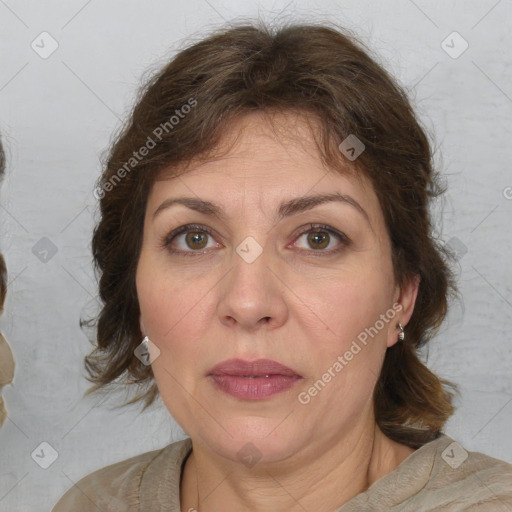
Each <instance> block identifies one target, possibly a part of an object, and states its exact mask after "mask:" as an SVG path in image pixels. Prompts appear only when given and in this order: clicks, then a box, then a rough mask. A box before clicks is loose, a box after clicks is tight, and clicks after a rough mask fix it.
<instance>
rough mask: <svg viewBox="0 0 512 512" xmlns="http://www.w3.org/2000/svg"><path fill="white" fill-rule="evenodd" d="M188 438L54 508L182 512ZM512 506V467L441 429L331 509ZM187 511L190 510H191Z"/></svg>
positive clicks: (441, 510) (86, 485)
mask: <svg viewBox="0 0 512 512" xmlns="http://www.w3.org/2000/svg"><path fill="white" fill-rule="evenodd" d="M191 450H192V441H191V439H190V438H186V439H184V440H182V441H178V442H175V443H172V444H169V445H168V446H166V447H165V448H162V449H160V450H154V451H151V452H147V453H143V454H141V455H137V456H135V457H132V458H130V459H127V460H124V461H122V462H118V463H117V464H112V465H110V466H107V467H104V468H102V469H99V470H98V471H95V472H94V473H91V474H89V475H87V476H85V477H84V478H82V479H81V480H80V481H79V482H77V483H76V485H74V486H73V487H71V488H70V489H69V490H68V491H67V492H66V493H65V494H64V496H62V498H61V499H60V500H59V502H58V503H57V504H56V505H55V507H54V508H53V510H52V512H70V511H73V512H74V511H80V512H89V511H90V512H98V510H99V511H101V512H135V511H137V512H180V510H181V509H180V497H179V491H180V476H181V470H182V464H183V462H184V461H185V459H186V457H187V456H188V455H189V453H190V451H191ZM356 511H357V512H361V511H367V512H373V511H375V512H384V511H392V512H427V511H432V512H433V511H436V512H455V511H457V512H458V511H464V512H476V511H478V512H484V511H490V512H512V465H511V464H508V463H506V462H504V461H501V460H498V459H494V458H492V457H489V456H487V455H484V454H481V453H478V452H468V451H466V450H464V448H463V447H462V446H461V445H460V444H458V443H456V442H455V441H454V440H453V439H451V438H450V437H448V436H447V435H444V434H443V435H441V436H440V437H439V438H438V439H436V440H435V441H431V442H429V443H427V444H425V445H423V446H422V447H420V448H419V449H417V450H416V451H415V452H413V453H412V454H411V455H409V457H407V458H406V459H405V460H404V461H403V462H402V463H401V464H400V465H399V466H398V467H397V468H395V469H394V470H393V471H391V472H390V473H388V474H387V475H385V476H383V477H382V478H380V479H379V480H377V481H376V482H374V483H373V484H372V485H371V486H370V487H369V488H368V489H367V490H366V491H365V492H363V493H360V494H358V495H357V496H355V497H354V498H352V499H351V500H350V501H348V502H347V503H345V504H344V505H342V506H341V507H340V508H339V509H337V510H336V511H333V512H356ZM181 512H187V511H186V510H184V511H181Z"/></svg>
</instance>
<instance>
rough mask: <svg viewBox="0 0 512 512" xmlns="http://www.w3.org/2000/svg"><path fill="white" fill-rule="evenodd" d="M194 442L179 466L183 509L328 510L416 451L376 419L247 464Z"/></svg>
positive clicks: (204, 511) (366, 487)
mask: <svg viewBox="0 0 512 512" xmlns="http://www.w3.org/2000/svg"><path fill="white" fill-rule="evenodd" d="M324 443H325V441H324ZM193 446H194V448H193V451H192V453H191V454H190V456H189V457H188V459H187V461H186V464H185V468H184V471H183V476H182V480H181V489H180V504H181V509H182V510H187V511H188V510H190V509H195V510H197V511H198V512H209V511H216V510H238V511H254V512H263V511H265V512H277V511H282V510H289V511H290V512H296V511H301V512H303V511H304V510H317V511H318V512H327V511H332V510H335V509H336V508H339V507H341V506H342V505H343V504H345V503H346V502H348V501H349V500H350V499H352V498H353V497H354V496H356V495H357V494H359V493H361V492H364V491H365V490H366V489H368V487H369V486H370V485H372V483H373V482H375V481H377V480H378V479H379V478H381V477H382V476H384V475H386V474H387V473H389V472H390V471H392V470H393V469H395V468H396V467H397V466H398V465H399V464H400V463H401V462H402V461H403V460H404V459H405V458H407V457H408V456H409V455H410V454H411V453H412V452H413V451H414V450H413V449H412V448H409V447H407V446H404V445H401V444H399V443H396V442H394V441H392V440H391V439H389V438H387V437H386V436H385V435H384V434H383V433H382V432H381V431H380V429H379V428H378V427H377V426H376V425H375V424H374V423H372V424H371V425H370V426H369V427H368V428H367V429H365V430H363V431H361V430H359V431H355V432H352V433H351V435H350V436H348V437H347V436H344V437H343V439H337V440H334V442H332V441H331V442H330V443H329V446H324V445H322V446H323V451H322V450H320V449H319V448H320V446H319V445H318V446H315V447H313V449H312V450H308V453H307V454H306V455H304V456H301V454H298V455H296V456H294V457H293V458H290V459H288V460H286V461H281V462H279V463H270V464H265V465H264V464H260V463H258V464H256V465H255V466H254V467H253V468H251V469H249V468H246V467H244V466H243V465H241V464H240V463H236V462H233V461H231V460H226V459H223V458H219V457H218V456H217V455H216V454H213V453H212V452H210V451H208V450H207V449H205V447H204V446H201V445H199V446H196V444H194V445H193ZM312 454H314V457H312V456H311V455H312ZM292 459H293V460H292Z"/></svg>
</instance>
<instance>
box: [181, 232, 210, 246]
mask: <svg viewBox="0 0 512 512" xmlns="http://www.w3.org/2000/svg"><path fill="white" fill-rule="evenodd" d="M207 239H208V234H206V233H203V232H201V231H189V232H187V236H186V237H185V243H186V244H187V246H188V247H190V249H204V248H205V242H206V241H207Z"/></svg>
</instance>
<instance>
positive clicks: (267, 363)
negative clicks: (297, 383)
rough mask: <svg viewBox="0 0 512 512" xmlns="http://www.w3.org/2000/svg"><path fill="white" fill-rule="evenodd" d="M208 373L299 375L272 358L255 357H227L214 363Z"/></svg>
mask: <svg viewBox="0 0 512 512" xmlns="http://www.w3.org/2000/svg"><path fill="white" fill-rule="evenodd" d="M209 375H233V376H236V377H248V376H260V375H261V376H265V375H285V376H290V377H300V375H299V374H298V373H297V372H295V371H293V370H292V369H291V368H288V367H287V366H284V365H282V364H280V363H278V362H277V361H272V359H257V360H255V361H244V360H243V359H228V360H226V361H222V363H219V364H217V365H215V366H214V367H213V368H212V369H211V370H210V373H209Z"/></svg>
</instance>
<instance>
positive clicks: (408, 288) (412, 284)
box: [387, 274, 421, 347]
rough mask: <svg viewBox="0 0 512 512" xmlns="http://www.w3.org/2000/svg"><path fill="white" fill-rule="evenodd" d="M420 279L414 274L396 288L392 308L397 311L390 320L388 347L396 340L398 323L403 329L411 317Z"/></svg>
mask: <svg viewBox="0 0 512 512" xmlns="http://www.w3.org/2000/svg"><path fill="white" fill-rule="evenodd" d="M420 281H421V277H420V276H419V274H416V275H415V276H413V277H412V278H411V279H409V280H408V281H407V282H406V283H405V284H404V285H403V286H402V287H401V288H398V289H397V292H396V297H395V302H394V305H393V309H394V310H395V311H396V312H397V313H396V315H395V317H394V318H393V320H392V321H391V322H390V324H392V326H391V328H390V329H389V331H388V341H387V346H388V347H392V346H393V345H394V344H395V343H396V342H397V341H398V334H399V333H400V328H399V327H398V323H401V324H402V327H403V328H404V329H405V326H406V325H407V324H408V323H409V320H410V319H411V316H412V314H413V312H414V305H415V304H416V297H417V296H418V290H419V287H420Z"/></svg>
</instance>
